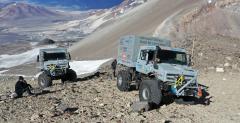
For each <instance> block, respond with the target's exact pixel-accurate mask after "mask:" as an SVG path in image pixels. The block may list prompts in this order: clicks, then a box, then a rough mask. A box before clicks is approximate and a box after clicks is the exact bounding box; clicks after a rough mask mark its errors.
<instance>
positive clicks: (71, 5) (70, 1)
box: [0, 0, 124, 10]
mask: <svg viewBox="0 0 240 123" xmlns="http://www.w3.org/2000/svg"><path fill="white" fill-rule="evenodd" d="M5 1H6V0H5ZM7 1H9V2H23V1H24V2H28V3H34V4H37V5H43V6H50V7H58V8H65V9H72V10H89V9H106V8H111V7H113V6H116V5H119V4H121V3H122V2H123V1H124V0H7ZM0 4H1V1H0Z"/></svg>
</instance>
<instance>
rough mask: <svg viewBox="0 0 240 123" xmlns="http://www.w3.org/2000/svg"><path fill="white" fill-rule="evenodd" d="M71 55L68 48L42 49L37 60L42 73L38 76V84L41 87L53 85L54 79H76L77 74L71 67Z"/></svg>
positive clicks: (63, 80)
mask: <svg viewBox="0 0 240 123" xmlns="http://www.w3.org/2000/svg"><path fill="white" fill-rule="evenodd" d="M70 60H71V56H70V54H69V52H68V51H67V49H66V48H49V49H40V51H39V55H38V56H37V61H38V62H39V65H40V69H41V74H40V75H39V76H38V84H39V86H40V87H41V88H46V87H49V86H51V85H52V81H53V80H59V79H61V81H62V83H64V82H65V81H76V80H77V74H76V72H75V71H74V70H72V69H70V65H69V61H70Z"/></svg>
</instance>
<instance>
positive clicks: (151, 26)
mask: <svg viewBox="0 0 240 123" xmlns="http://www.w3.org/2000/svg"><path fill="white" fill-rule="evenodd" d="M197 2H198V0H184V1H180V0H149V1H148V2H147V3H145V4H143V5H142V6H139V7H137V8H135V9H134V10H132V11H131V12H129V13H127V14H126V15H124V16H123V17H120V18H117V19H116V20H115V22H114V23H112V24H110V25H108V26H106V27H104V28H102V29H99V30H98V31H96V32H94V33H93V34H91V35H90V36H88V37H87V38H85V39H83V40H82V41H80V42H79V43H78V44H76V45H74V46H73V47H72V48H71V53H72V55H73V58H74V59H81V60H82V59H103V58H109V57H113V56H116V53H117V46H118V40H119V38H120V37H121V36H124V35H145V36H152V35H153V33H154V31H155V29H156V28H157V27H158V25H159V24H161V22H163V21H164V20H165V19H166V18H168V17H169V16H171V15H172V14H174V13H175V12H177V11H179V10H181V9H184V8H188V7H190V6H192V5H194V4H195V3H197Z"/></svg>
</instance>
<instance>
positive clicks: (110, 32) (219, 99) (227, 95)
mask: <svg viewBox="0 0 240 123" xmlns="http://www.w3.org/2000/svg"><path fill="white" fill-rule="evenodd" d="M219 1H227V2H226V3H224V2H222V3H221V2H219V3H218V4H217V5H216V6H207V7H206V6H204V8H203V9H199V10H201V11H198V9H196V11H191V10H192V9H193V10H195V8H194V7H199V6H197V5H198V4H195V3H196V2H197V1H195V0H186V1H176V0H151V1H149V3H146V4H144V5H142V6H139V7H138V8H136V9H134V10H133V11H132V12H130V13H128V14H127V15H125V16H123V17H119V19H118V20H117V21H114V22H111V24H112V25H111V26H108V25H106V26H104V27H103V28H102V29H99V30H98V31H96V32H94V33H93V34H92V35H90V36H89V37H87V38H86V39H84V40H83V41H82V42H80V43H78V44H77V45H75V46H74V47H73V48H72V53H73V55H74V58H75V59H99V58H109V57H113V56H115V53H116V51H117V49H116V47H117V40H118V38H119V37H120V36H122V35H126V34H137V35H153V33H155V36H156V35H158V34H161V29H167V28H169V27H173V28H171V29H170V30H168V31H170V32H167V34H166V35H164V36H169V37H170V38H171V39H172V40H173V44H174V46H175V47H182V48H186V49H187V51H188V52H189V53H192V46H193V41H194V52H193V62H194V66H193V67H194V68H195V69H197V70H199V82H200V83H201V84H204V85H206V86H208V87H209V89H208V93H209V94H210V95H209V96H208V97H207V100H206V101H210V103H209V104H205V103H203V102H196V104H193V105H183V104H177V103H175V102H169V103H163V104H162V106H161V107H159V108H156V109H153V110H151V111H148V112H142V113H141V112H133V111H132V108H131V104H132V103H133V102H135V101H138V91H131V92H120V91H119V90H118V89H117V87H116V80H111V79H110V78H111V77H110V76H109V69H108V68H109V67H106V66H104V67H103V68H102V69H101V73H102V74H101V75H100V77H97V76H94V77H91V78H87V79H79V81H78V82H76V83H67V84H65V85H61V83H60V82H59V81H56V82H55V84H54V86H53V87H51V88H49V89H47V90H45V91H44V92H43V93H40V92H41V91H40V90H39V89H35V93H37V96H26V97H23V98H20V99H15V100H11V99H9V98H8V97H6V95H9V94H10V91H13V90H14V84H15V82H16V80H17V77H6V76H5V77H3V76H2V77H0V82H1V83H0V87H1V89H0V94H1V98H0V100H1V101H0V103H1V105H0V122H56V123H58V122H117V123H119V122H156V123H159V122H160V123H161V122H162V123H169V122H174V123H182V122H184V123H185V122H186V123H193V122H194V123H195V122H196V123H202V122H204V123H205V122H207V123H238V122H240V105H239V101H240V96H239V95H240V92H239V89H240V83H239V80H240V65H239V63H240V54H239V53H240V50H239V49H240V39H239V37H238V36H239V35H237V34H238V33H237V32H238V31H239V29H240V27H239V21H238V20H239V13H238V12H237V13H236V11H237V10H238V9H239V5H238V4H234V5H233V6H232V3H231V2H232V1H234V0H219ZM228 2H229V3H228ZM171 3H175V4H171ZM160 5H162V6H163V5H164V7H159V6H160ZM226 6H227V8H226ZM192 7H193V8H192ZM215 7H216V8H215ZM143 8H144V9H143ZM173 8H174V9H173ZM183 8H185V9H184V10H183ZM169 10H171V11H169ZM181 10H183V11H181ZM232 10H234V12H232ZM176 12H180V13H181V14H179V16H171V15H175V14H176ZM174 13H175V14H174ZM196 13H197V14H196ZM147 15H152V16H147ZM180 15H185V16H184V17H183V16H180ZM213 15H214V17H213ZM230 15H231V16H230ZM125 17H126V18H125ZM169 17H172V18H171V20H172V21H171V22H167V21H166V19H169ZM215 17H217V18H215ZM180 18H181V19H182V18H183V19H182V20H181V21H177V22H174V21H173V20H175V21H176V20H179V19H180ZM224 18H227V21H226V20H224ZM138 20H141V21H138ZM218 20H224V21H218ZM204 21H205V22H204ZM212 21H214V22H212ZM150 22H151V23H150ZM162 22H165V23H164V25H165V26H167V27H161V23H162ZM210 22H211V23H210ZM220 22H222V23H220ZM146 23H147V24H146ZM209 23H210V24H209ZM169 24H170V25H169ZM202 25H203V26H202ZM211 25H213V26H211ZM220 25H224V26H220ZM225 28H227V29H226V30H225ZM193 29H195V30H193ZM196 30H197V31H196ZM224 30H225V31H224ZM158 31H159V32H160V33H159V32H158ZM231 32H233V33H231ZM177 34H178V35H177ZM96 44H97V45H96ZM34 66H35V65H34V64H29V65H24V66H18V67H15V68H13V69H12V70H10V71H9V72H10V73H13V74H17V73H24V74H26V75H30V76H31V74H33V73H34V74H35V72H36V71H35V70H36V69H35V67H34ZM25 68H27V70H25ZM217 68H223V70H224V72H216V69H217ZM27 81H28V82H29V83H31V84H32V85H33V87H34V88H37V87H38V86H37V81H36V80H34V79H32V78H27ZM66 108H67V111H65V112H63V109H66Z"/></svg>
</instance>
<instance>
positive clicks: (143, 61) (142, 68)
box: [136, 50, 154, 74]
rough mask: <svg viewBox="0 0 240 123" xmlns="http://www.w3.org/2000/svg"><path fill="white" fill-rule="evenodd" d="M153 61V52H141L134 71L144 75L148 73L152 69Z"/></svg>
mask: <svg viewBox="0 0 240 123" xmlns="http://www.w3.org/2000/svg"><path fill="white" fill-rule="evenodd" d="M153 60H154V51H152V50H141V51H140V54H139V57H138V60H137V64H136V70H137V71H138V72H141V73H144V74H148V73H150V72H151V71H152V70H151V69H152V68H153Z"/></svg>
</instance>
